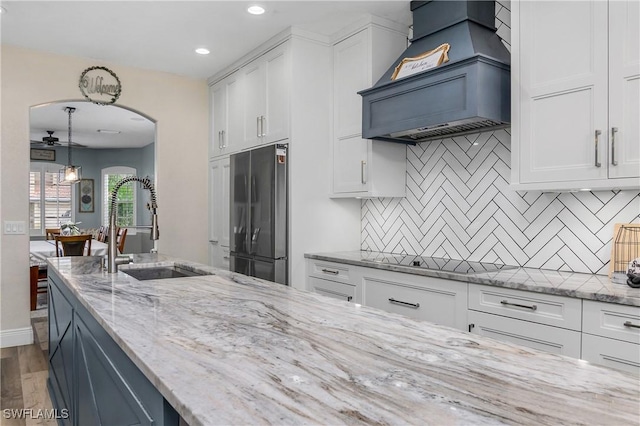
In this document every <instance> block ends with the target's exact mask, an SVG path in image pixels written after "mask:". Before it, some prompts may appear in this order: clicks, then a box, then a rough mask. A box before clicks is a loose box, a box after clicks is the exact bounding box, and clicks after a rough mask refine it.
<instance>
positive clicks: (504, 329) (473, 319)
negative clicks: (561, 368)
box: [469, 311, 581, 358]
mask: <svg viewBox="0 0 640 426" xmlns="http://www.w3.org/2000/svg"><path fill="white" fill-rule="evenodd" d="M469 324H470V326H469V328H470V331H471V333H472V334H479V335H481V336H487V337H491V338H494V339H496V340H501V341H504V342H510V343H516V344H518V345H522V346H526V347H528V348H532V349H538V350H541V351H545V352H550V353H554V354H559V355H566V356H570V357H573V358H580V341H581V333H580V332H579V331H573V330H566V329H564V328H558V327H551V326H548V325H542V324H536V323H533V322H528V321H522V320H519V319H513V318H506V317H503V316H500V315H492V314H486V313H484V312H476V311H469Z"/></svg>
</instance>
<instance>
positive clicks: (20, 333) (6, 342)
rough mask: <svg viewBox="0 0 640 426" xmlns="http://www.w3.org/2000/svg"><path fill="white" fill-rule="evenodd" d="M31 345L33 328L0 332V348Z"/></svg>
mask: <svg viewBox="0 0 640 426" xmlns="http://www.w3.org/2000/svg"><path fill="white" fill-rule="evenodd" d="M32 343H33V328H32V327H24V328H14V329H11V330H2V331H0V348H9V347H12V346H23V345H30V344H32Z"/></svg>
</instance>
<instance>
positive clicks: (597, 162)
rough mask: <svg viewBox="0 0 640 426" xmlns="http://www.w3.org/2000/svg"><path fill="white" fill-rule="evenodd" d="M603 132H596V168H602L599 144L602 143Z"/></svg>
mask: <svg viewBox="0 0 640 426" xmlns="http://www.w3.org/2000/svg"><path fill="white" fill-rule="evenodd" d="M601 134H602V132H601V131H600V130H596V167H600V166H602V164H601V163H600V161H599V158H598V142H599V141H600V135H601Z"/></svg>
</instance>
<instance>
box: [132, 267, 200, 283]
mask: <svg viewBox="0 0 640 426" xmlns="http://www.w3.org/2000/svg"><path fill="white" fill-rule="evenodd" d="M120 271H121V272H124V273H125V274H127V275H130V276H132V277H133V278H135V279H137V280H138V281H144V280H163V279H166V278H184V277H196V276H200V275H211V274H210V273H209V272H197V271H192V270H189V269H184V268H180V267H179V266H156V267H153V268H127V269H120Z"/></svg>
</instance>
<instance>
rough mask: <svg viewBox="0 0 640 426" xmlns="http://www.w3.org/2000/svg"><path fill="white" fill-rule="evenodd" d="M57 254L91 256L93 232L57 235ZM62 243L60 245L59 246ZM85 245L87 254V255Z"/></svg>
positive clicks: (59, 255)
mask: <svg viewBox="0 0 640 426" xmlns="http://www.w3.org/2000/svg"><path fill="white" fill-rule="evenodd" d="M54 238H55V240H56V255H57V256H58V257H61V256H91V234H84V235H56V236H55V237H54ZM58 243H60V247H59V246H58ZM85 246H86V248H87V254H86V255H85V254H84V253H85V251H84V249H85Z"/></svg>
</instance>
